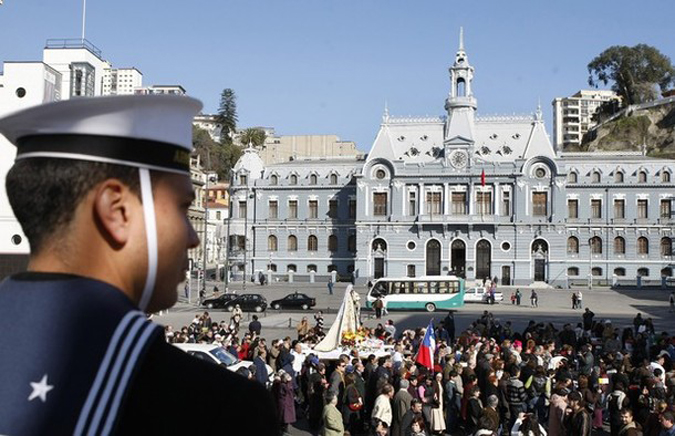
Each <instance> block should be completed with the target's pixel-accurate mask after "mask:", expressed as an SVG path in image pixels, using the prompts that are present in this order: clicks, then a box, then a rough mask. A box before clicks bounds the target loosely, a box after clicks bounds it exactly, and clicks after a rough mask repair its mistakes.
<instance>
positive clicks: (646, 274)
mask: <svg viewBox="0 0 675 436" xmlns="http://www.w3.org/2000/svg"><path fill="white" fill-rule="evenodd" d="M637 275H638V277H649V268H639V269H638V270H637Z"/></svg>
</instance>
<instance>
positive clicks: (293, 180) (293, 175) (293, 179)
mask: <svg viewBox="0 0 675 436" xmlns="http://www.w3.org/2000/svg"><path fill="white" fill-rule="evenodd" d="M297 184H298V176H296V175H295V174H291V185H297Z"/></svg>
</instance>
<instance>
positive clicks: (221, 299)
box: [202, 294, 238, 309]
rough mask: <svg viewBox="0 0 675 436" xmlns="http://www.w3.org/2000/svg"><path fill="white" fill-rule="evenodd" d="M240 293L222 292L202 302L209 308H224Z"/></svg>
mask: <svg viewBox="0 0 675 436" xmlns="http://www.w3.org/2000/svg"><path fill="white" fill-rule="evenodd" d="M237 297H238V295H236V294H222V295H220V296H218V297H216V298H209V299H207V300H204V302H203V303H202V305H203V306H206V307H207V308H209V309H222V308H223V307H225V306H226V305H227V303H229V302H230V301H232V300H234V299H235V298H237Z"/></svg>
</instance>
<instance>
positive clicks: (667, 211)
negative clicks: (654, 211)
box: [660, 199, 672, 219]
mask: <svg viewBox="0 0 675 436" xmlns="http://www.w3.org/2000/svg"><path fill="white" fill-rule="evenodd" d="M671 204H672V203H671V201H670V199H666V200H661V208H660V209H661V218H666V219H670V216H671V214H672V209H671Z"/></svg>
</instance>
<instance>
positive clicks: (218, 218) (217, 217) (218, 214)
mask: <svg viewBox="0 0 675 436" xmlns="http://www.w3.org/2000/svg"><path fill="white" fill-rule="evenodd" d="M216 219H217V220H218V221H220V211H219V210H218V211H216Z"/></svg>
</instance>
